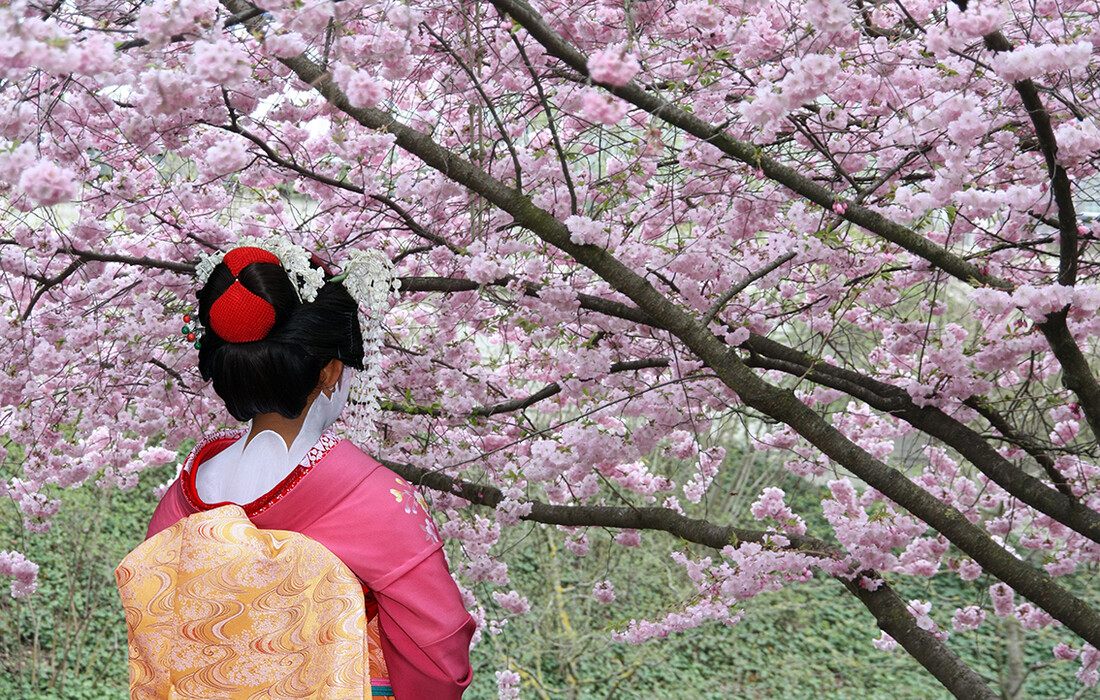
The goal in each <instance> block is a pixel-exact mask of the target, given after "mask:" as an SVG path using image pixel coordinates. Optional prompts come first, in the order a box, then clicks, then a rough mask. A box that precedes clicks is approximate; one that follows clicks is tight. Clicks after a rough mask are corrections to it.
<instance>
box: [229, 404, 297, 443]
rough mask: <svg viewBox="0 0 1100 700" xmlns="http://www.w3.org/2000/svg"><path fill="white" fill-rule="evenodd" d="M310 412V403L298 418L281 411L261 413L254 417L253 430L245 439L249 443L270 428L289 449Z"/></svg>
mask: <svg viewBox="0 0 1100 700" xmlns="http://www.w3.org/2000/svg"><path fill="white" fill-rule="evenodd" d="M308 412H309V405H308V404H307V405H306V407H305V408H304V409H302V412H301V413H300V414H299V415H298V417H297V418H287V417H286V416H283V415H281V414H279V413H260V414H257V415H256V416H255V417H253V418H252V430H250V431H249V433H248V440H246V441H245V444H246V445H247V444H248V442H250V441H251V440H252V438H254V437H256V436H257V435H259V434H260V433H262V432H263V431H265V430H270V431H271V432H273V433H276V434H277V435H279V437H281V438H282V439H283V442H285V443H286V447H287V449H288V450H289V449H290V446H291V445H292V444H294V438H296V437H298V433H299V432H300V431H301V430H302V423H304V422H305V420H306V413H308Z"/></svg>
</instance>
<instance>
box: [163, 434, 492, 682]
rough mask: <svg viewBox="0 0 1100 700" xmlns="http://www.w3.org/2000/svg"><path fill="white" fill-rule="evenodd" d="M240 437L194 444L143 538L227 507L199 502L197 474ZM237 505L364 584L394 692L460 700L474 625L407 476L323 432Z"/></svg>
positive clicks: (218, 436)
mask: <svg viewBox="0 0 1100 700" xmlns="http://www.w3.org/2000/svg"><path fill="white" fill-rule="evenodd" d="M241 435H242V432H241V431H230V432H223V433H217V434H214V435H210V436H208V437H206V438H204V439H203V440H202V442H200V443H199V444H198V445H196V446H195V449H194V450H193V451H192V452H191V454H190V455H189V456H188V458H187V461H186V463H185V464H184V467H183V471H182V473H181V474H180V477H179V478H178V479H177V480H176V481H175V482H174V483H173V484H172V486H171V487H170V488H169V489H168V492H167V493H166V494H165V495H164V498H163V499H162V500H161V502H160V504H159V505H158V506H157V509H156V512H155V513H154V514H153V519H152V521H151V522H150V523H149V532H148V535H147V536H148V537H152V536H153V535H155V534H156V533H158V532H160V531H161V530H163V529H165V528H168V527H170V526H172V525H173V524H175V523H176V522H177V521H179V520H180V519H181V518H184V517H186V516H189V515H191V514H193V513H197V512H199V511H205V510H209V509H211V508H215V507H217V506H220V505H225V504H219V503H204V502H202V501H201V500H200V499H199V497H198V495H197V493H196V491H195V473H196V470H197V469H199V468H201V466H202V464H203V462H204V461H205V460H207V459H210V458H211V457H212V456H213V455H215V454H217V453H218V452H220V451H221V450H224V449H225V448H226V447H228V446H229V445H231V444H232V443H233V442H234V441H235V440H236V439H237V438H238V437H240V436H241ZM243 507H244V511H245V513H246V514H247V515H248V518H249V519H250V520H251V521H252V523H253V524H255V525H256V526H257V527H259V528H261V529H267V530H289V531H293V532H299V533H301V534H303V535H306V536H307V537H310V538H312V539H313V540H316V541H317V542H319V543H321V544H322V545H324V546H325V547H326V548H327V549H328V550H329V551H331V552H332V553H333V554H335V555H336V556H337V557H338V558H339V559H340V560H341V561H343V562H344V563H345V564H346V565H347V566H348V568H350V569H351V571H352V572H353V573H354V574H355V575H356V576H358V577H359V579H360V580H361V581H362V582H363V584H364V585H365V587H366V588H368V589H369V591H370V593H371V594H372V595H373V597H374V600H375V601H376V602H377V605H378V616H379V618H378V619H379V626H380V630H381V645H382V651H383V654H384V656H385V662H386V666H387V667H388V670H389V678H390V683H391V684H392V687H393V694H394V697H396V698H397V699H398V700H448V699H457V698H460V697H461V696H462V692H463V690H464V689H465V688H466V686H468V685H469V684H470V680H471V675H472V671H471V668H470V653H469V647H470V638H471V637H472V635H473V633H474V629H475V624H474V621H473V618H471V617H470V615H469V613H467V612H466V609H465V608H464V606H463V604H462V598H461V596H460V595H459V592H458V588H457V586H456V585H455V583H454V581H453V580H452V579H451V576H450V572H449V570H448V568H447V562H446V560H445V559H444V556H443V550H442V547H443V545H442V543H441V542H440V539H439V534H438V532H437V531H436V527H435V524H434V523H433V521H432V519H431V517H430V516H429V515H428V512H427V509H426V507H425V505H424V502H423V499H422V498H421V497H420V494H419V493H417V491H416V489H414V488H413V487H412V486H411V485H410V484H409V483H408V482H406V481H405V480H404V479H402V478H401V477H399V476H397V475H396V474H394V473H393V472H392V471H390V470H389V469H386V468H385V467H383V466H382V465H380V464H379V463H378V462H376V461H375V460H373V459H371V458H370V457H368V456H367V455H365V454H363V452H361V451H360V450H359V449H358V448H357V447H356V446H355V445H353V444H352V443H351V442H349V441H347V440H341V439H340V438H338V437H337V436H336V435H335V434H334V433H332V432H325V433H324V434H323V435H322V436H321V438H320V440H318V442H317V444H316V445H314V447H313V448H312V449H311V450H310V452H309V454H308V455H307V456H306V458H305V459H304V460H303V461H302V463H301V464H299V465H298V467H297V468H296V469H294V471H292V472H291V473H290V474H289V475H288V476H287V477H286V478H285V479H283V481H282V482H281V483H280V484H279V485H278V486H276V487H275V488H274V489H272V490H271V491H269V492H268V493H266V494H264V495H263V496H261V497H260V498H258V499H256V500H255V501H253V502H251V503H248V504H245V505H244V506H243Z"/></svg>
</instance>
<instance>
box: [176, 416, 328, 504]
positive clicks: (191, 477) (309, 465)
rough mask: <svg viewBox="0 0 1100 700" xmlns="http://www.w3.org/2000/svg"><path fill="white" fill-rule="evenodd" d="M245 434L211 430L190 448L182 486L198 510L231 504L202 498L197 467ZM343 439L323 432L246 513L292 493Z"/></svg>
mask: <svg viewBox="0 0 1100 700" xmlns="http://www.w3.org/2000/svg"><path fill="white" fill-rule="evenodd" d="M245 433H246V431H245V430H222V431H219V432H216V433H212V434H210V435H207V436H206V437H204V438H203V439H202V440H201V441H200V442H199V444H197V445H195V449H193V450H191V454H189V455H187V461H185V462H184V464H183V474H182V475H181V476H180V486H181V487H182V488H183V495H184V498H186V499H187V503H188V504H189V505H190V506H191V507H192V508H194V509H195V510H196V511H203V510H212V509H214V508H218V507H221V506H224V505H231V504H230V502H229V501H225V502H222V503H207V502H206V501H204V500H202V499H201V498H199V493H198V490H197V489H196V488H195V474H196V472H197V471H198V467H200V466H201V465H202V464H203V463H204V462H206V461H207V460H208V459H210V458H212V457H213V456H214V455H216V454H218V453H220V452H221V451H222V450H224V449H226V448H228V447H229V446H230V445H232V444H233V443H234V442H236V441H237V440H239V439H240V438H241V437H242V436H243V435H244V434H245ZM341 442H342V439H341V438H340V437H338V436H337V435H336V433H335V432H333V431H332V430H326V431H325V432H323V433H322V434H321V437H320V438H319V439H318V440H317V444H315V445H314V446H313V447H312V448H310V450H309V452H308V453H306V456H305V457H304V458H302V461H301V462H300V463H299V464H298V466H296V467H295V468H294V470H293V471H291V472H290V473H289V474H287V475H286V477H284V478H283V480H282V481H280V482H279V483H278V484H276V485H275V487H274V488H272V489H271V490H270V491H268V492H267V493H265V494H264V495H262V496H260V497H259V498H257V499H256V500H254V501H252V502H251V503H246V504H243V505H242V506H241V507H242V508H244V512H245V514H246V515H248V516H249V517H253V516H256V515H259V514H260V513H262V512H264V511H265V510H267V509H268V508H270V507H271V506H273V505H275V504H276V503H278V502H279V501H280V500H281V499H282V498H283V496H285V495H287V494H288V493H290V491H291V490H293V488H294V487H295V486H297V485H298V482H300V481H301V480H302V479H303V478H304V477H305V475H306V474H308V473H309V472H310V471H311V470H312V469H313V467H314V466H315V465H316V464H317V463H318V462H320V461H321V460H322V459H323V458H324V457H325V455H327V454H328V453H329V451H331V450H332V448H334V447H336V446H337V445H338V444H340V443H341Z"/></svg>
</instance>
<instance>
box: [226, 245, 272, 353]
mask: <svg viewBox="0 0 1100 700" xmlns="http://www.w3.org/2000/svg"><path fill="white" fill-rule="evenodd" d="M222 262H223V263H225V265H226V267H228V268H229V271H230V272H231V273H233V277H234V278H236V277H237V276H238V275H240V274H241V271H242V270H244V268H246V267H248V266H249V265H251V264H252V263H258V262H259V263H272V264H274V265H280V264H281V263H280V262H279V258H278V257H276V256H275V254H274V253H270V252H268V251H266V250H264V249H263V248H251V247H245V248H234V249H233V250H231V251H229V252H228V253H226V254H225V257H224V258H222ZM274 325H275V308H274V307H273V306H272V305H271V304H270V303H268V301H267V300H266V299H263V298H262V297H259V296H257V295H255V294H253V293H252V292H250V291H248V290H247V289H246V288H245V286H244V285H243V284H241V282H240V280H238V279H234V280H233V284H231V285H229V289H227V290H225V292H224V293H223V294H222V295H221V296H220V297H218V299H217V300H216V301H215V302H214V303H213V304H211V305H210V329H211V330H212V331H214V332H215V333H217V334H218V335H219V336H220V337H221V338H223V339H225V340H226V341H228V342H230V343H251V342H254V341H257V340H263V338H265V337H266V336H267V334H268V332H269V331H270V330H271V327H272V326H274Z"/></svg>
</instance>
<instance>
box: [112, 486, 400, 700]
mask: <svg viewBox="0 0 1100 700" xmlns="http://www.w3.org/2000/svg"><path fill="white" fill-rule="evenodd" d="M115 577H116V578H117V579H118V588H119V592H120V594H121V596H122V604H123V607H124V608H125V609H126V628H127V636H128V639H129V647H130V697H131V698H132V699H133V700H148V699H153V698H156V699H158V700H160V699H172V700H174V699H176V698H223V699H224V698H242V699H243V698H249V699H255V700H261V699H269V700H289V699H291V698H310V699H311V700H337V699H340V700H343V699H345V698H355V699H356V700H369V699H370V697H371V674H370V670H371V669H370V662H369V660H370V659H371V658H372V657H374V658H375V659H376V663H377V662H378V661H380V660H381V650H380V649H379V647H378V645H377V618H375V620H374V621H373V622H372V626H373V627H374V629H373V630H372V631H373V632H374V635H373V636H374V639H373V640H372V639H370V636H371V635H369V634H368V631H367V619H366V614H365V612H364V607H363V606H364V602H363V589H362V584H361V583H360V581H359V579H358V578H356V577H355V575H354V574H353V573H352V572H351V570H350V569H349V568H348V567H347V566H346V565H345V564H344V563H343V562H341V561H340V560H339V559H337V558H336V556H335V555H334V554H332V552H330V551H329V550H328V549H326V548H325V547H324V546H322V545H321V544H319V543H317V542H315V541H314V540H311V539H310V538H308V537H306V536H304V535H302V534H299V533H296V532H288V531H284V530H261V529H259V528H257V527H256V526H255V525H253V524H252V522H251V521H249V519H248V517H247V516H246V515H245V512H244V510H243V509H242V508H241V507H240V506H236V505H225V506H220V507H218V508H214V509H212V510H209V511H204V512H201V513H196V514H194V515H191V516H189V517H187V518H184V519H182V520H180V521H179V522H177V523H176V524H175V525H173V526H172V527H169V528H167V529H165V530H162V531H161V532H159V533H158V534H156V535H154V536H153V537H151V538H150V539H148V540H146V541H145V542H144V543H143V544H141V545H140V546H139V547H138V548H137V549H135V550H134V551H132V552H130V554H128V555H127V556H126V558H125V559H123V560H122V563H121V564H119V566H118V568H117V569H116V570H115ZM372 652H373V653H372ZM383 673H384V671H383Z"/></svg>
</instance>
